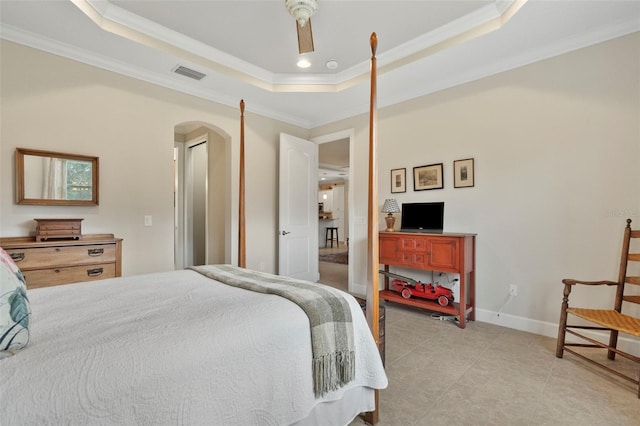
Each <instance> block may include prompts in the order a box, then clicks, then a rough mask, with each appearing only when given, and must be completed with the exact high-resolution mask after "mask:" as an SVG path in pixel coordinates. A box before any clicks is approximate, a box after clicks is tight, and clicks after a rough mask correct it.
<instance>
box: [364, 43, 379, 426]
mask: <svg viewBox="0 0 640 426" xmlns="http://www.w3.org/2000/svg"><path fill="white" fill-rule="evenodd" d="M370 41H371V95H370V103H369V105H370V108H369V209H368V234H367V241H368V247H367V266H368V269H367V270H368V273H367V278H368V281H369V284H368V285H367V323H369V328H370V329H371V333H372V334H373V339H374V340H375V342H376V346H378V348H380V305H379V300H380V298H379V289H380V285H379V282H380V275H379V272H378V269H379V268H380V265H379V260H380V259H379V257H378V252H379V247H378V161H377V148H376V138H377V112H376V109H377V106H376V104H377V102H376V97H377V89H376V87H377V85H376V49H377V47H378V36H377V35H376V33H372V34H371V39H370ZM375 398H376V409H375V410H374V411H371V412H369V413H366V415H365V420H366V421H367V422H369V423H371V424H375V423H377V422H378V390H377V389H376V390H375Z"/></svg>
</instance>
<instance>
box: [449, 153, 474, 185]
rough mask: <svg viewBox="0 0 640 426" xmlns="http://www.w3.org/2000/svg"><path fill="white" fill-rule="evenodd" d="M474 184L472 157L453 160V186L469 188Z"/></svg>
mask: <svg viewBox="0 0 640 426" xmlns="http://www.w3.org/2000/svg"><path fill="white" fill-rule="evenodd" d="M473 186H475V175H474V167H473V158H465V159H464V160H455V161H454V162H453V187H454V188H471V187H473Z"/></svg>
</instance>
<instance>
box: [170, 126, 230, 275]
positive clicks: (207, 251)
mask: <svg viewBox="0 0 640 426" xmlns="http://www.w3.org/2000/svg"><path fill="white" fill-rule="evenodd" d="M174 141H175V142H174V207H175V211H174V217H175V220H174V226H175V227H174V240H175V250H174V253H175V256H174V259H175V267H176V269H183V268H185V267H187V266H191V265H200V264H211V263H230V261H231V255H230V254H231V252H232V250H231V240H232V239H231V235H230V233H231V226H230V224H231V191H229V188H230V186H231V181H232V179H231V149H230V147H231V143H230V141H231V137H230V136H229V135H228V134H227V133H226V132H224V131H223V130H222V129H220V128H218V127H216V126H214V125H212V124H209V123H204V122H199V121H192V122H184V123H180V124H177V125H176V126H175V127H174Z"/></svg>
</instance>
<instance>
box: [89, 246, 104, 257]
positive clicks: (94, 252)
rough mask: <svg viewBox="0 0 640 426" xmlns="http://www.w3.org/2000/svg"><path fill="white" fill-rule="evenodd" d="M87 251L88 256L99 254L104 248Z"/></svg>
mask: <svg viewBox="0 0 640 426" xmlns="http://www.w3.org/2000/svg"><path fill="white" fill-rule="evenodd" d="M87 253H88V254H89V256H101V255H102V254H103V253H104V249H103V248H94V249H88V250H87Z"/></svg>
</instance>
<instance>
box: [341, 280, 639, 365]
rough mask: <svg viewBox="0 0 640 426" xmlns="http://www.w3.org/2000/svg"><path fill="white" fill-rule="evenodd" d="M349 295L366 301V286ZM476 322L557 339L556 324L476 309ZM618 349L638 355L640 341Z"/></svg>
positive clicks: (625, 341) (623, 340) (624, 341)
mask: <svg viewBox="0 0 640 426" xmlns="http://www.w3.org/2000/svg"><path fill="white" fill-rule="evenodd" d="M350 293H352V294H354V295H356V296H357V297H361V298H363V299H366V297H367V296H366V294H367V286H366V285H365V284H356V283H354V284H353V289H351V290H350ZM476 321H481V322H486V323H489V324H495V325H500V326H502V327H507V328H512V329H514V330H520V331H526V332H528V333H534V334H539V335H541V336H547V337H552V338H554V339H556V338H557V337H558V324H557V323H551V322H544V321H538V320H534V319H531V318H525V317H519V316H516V315H510V314H505V313H504V312H495V311H489V310H486V309H477V308H476ZM583 333H584V334H585V335H586V336H589V337H591V338H594V339H598V340H601V341H605V340H603V339H604V333H599V332H597V331H590V330H583ZM566 339H567V341H568V342H580V340H579V339H577V338H576V337H575V336H571V335H567V337H566ZM582 342H584V341H582ZM618 349H620V350H623V351H626V352H630V353H633V354H638V353H640V339H634V338H632V337H627V336H625V335H622V334H621V335H620V337H619V339H618Z"/></svg>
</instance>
